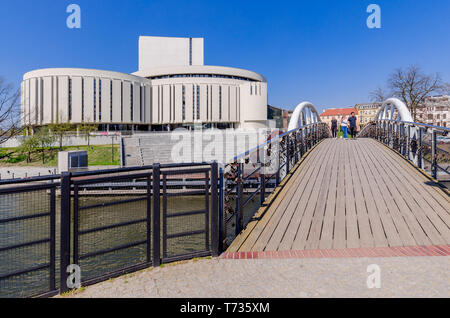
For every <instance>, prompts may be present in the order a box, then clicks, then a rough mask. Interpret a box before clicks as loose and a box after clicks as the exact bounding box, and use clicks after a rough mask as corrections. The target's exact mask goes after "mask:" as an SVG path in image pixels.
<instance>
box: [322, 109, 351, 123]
mask: <svg viewBox="0 0 450 318" xmlns="http://www.w3.org/2000/svg"><path fill="white" fill-rule="evenodd" d="M352 112H353V113H355V116H356V118H357V119H356V122H357V124H356V126H357V127H358V125H359V120H358V110H357V109H356V108H354V107H349V108H330V109H327V110H325V111H324V112H323V113H322V114H320V118H321V119H322V122H324V123H327V124H328V125H330V127H331V120H332V119H333V117H334V118H335V119H337V121H338V124H340V123H341V121H342V120H343V119H344V118H345V119H346V120H347V119H348V117H350V116H351V113H352Z"/></svg>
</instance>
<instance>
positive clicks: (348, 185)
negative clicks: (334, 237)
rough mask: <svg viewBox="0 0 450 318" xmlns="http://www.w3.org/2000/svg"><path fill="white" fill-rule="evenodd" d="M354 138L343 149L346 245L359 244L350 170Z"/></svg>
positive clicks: (354, 246) (353, 246) (349, 246)
mask: <svg viewBox="0 0 450 318" xmlns="http://www.w3.org/2000/svg"><path fill="white" fill-rule="evenodd" d="M355 142H357V141H356V140H353V139H349V140H348V142H347V143H346V144H345V146H346V147H345V151H344V162H343V163H341V164H343V165H344V170H345V172H344V175H345V224H346V230H347V247H348V248H356V247H359V246H360V243H359V232H358V220H357V217H356V199H355V194H354V190H353V179H352V171H351V169H350V151H351V149H352V148H353V147H354V146H355Z"/></svg>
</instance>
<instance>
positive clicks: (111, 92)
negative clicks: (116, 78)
mask: <svg viewBox="0 0 450 318" xmlns="http://www.w3.org/2000/svg"><path fill="white" fill-rule="evenodd" d="M109 88H110V89H109V121H110V122H112V117H113V82H112V81H111V82H110V86H109Z"/></svg>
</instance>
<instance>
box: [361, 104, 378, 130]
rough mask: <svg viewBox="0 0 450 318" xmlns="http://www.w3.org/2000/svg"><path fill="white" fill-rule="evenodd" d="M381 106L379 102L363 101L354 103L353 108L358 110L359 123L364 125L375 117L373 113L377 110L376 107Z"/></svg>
mask: <svg viewBox="0 0 450 318" xmlns="http://www.w3.org/2000/svg"><path fill="white" fill-rule="evenodd" d="M380 107H381V103H364V104H356V106H355V108H356V109H357V110H358V117H359V124H360V126H361V127H364V126H365V125H367V124H368V123H370V122H371V121H373V120H374V119H375V115H376V114H377V112H378V108H380Z"/></svg>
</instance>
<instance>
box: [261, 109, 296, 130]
mask: <svg viewBox="0 0 450 318" xmlns="http://www.w3.org/2000/svg"><path fill="white" fill-rule="evenodd" d="M290 114H292V111H288V110H284V109H281V108H278V107H274V106H271V105H268V106H267V119H268V120H269V121H273V125H272V126H273V127H272V126H271V128H279V129H287V128H288V126H289V119H290V117H289V116H290Z"/></svg>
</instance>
